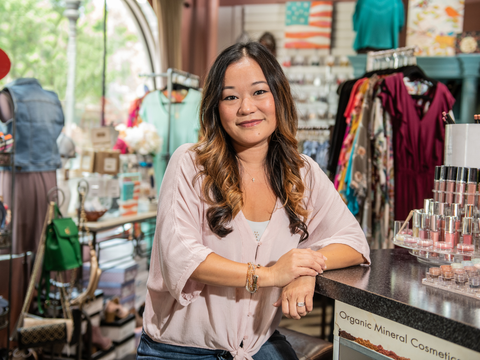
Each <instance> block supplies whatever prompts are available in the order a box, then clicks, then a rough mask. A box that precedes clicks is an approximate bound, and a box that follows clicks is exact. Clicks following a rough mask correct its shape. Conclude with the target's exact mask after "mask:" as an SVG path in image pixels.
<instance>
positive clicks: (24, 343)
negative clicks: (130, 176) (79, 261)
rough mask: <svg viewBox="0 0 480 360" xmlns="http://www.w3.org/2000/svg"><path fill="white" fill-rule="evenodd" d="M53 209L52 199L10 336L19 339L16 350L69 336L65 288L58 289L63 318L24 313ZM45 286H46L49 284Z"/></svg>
mask: <svg viewBox="0 0 480 360" xmlns="http://www.w3.org/2000/svg"><path fill="white" fill-rule="evenodd" d="M57 209H58V207H57ZM54 211H55V204H54V203H53V202H52V203H50V204H49V206H48V209H47V215H46V217H45V221H44V223H43V230H42V235H41V238H40V241H39V243H38V250H37V256H36V258H35V263H34V265H33V271H32V275H31V277H30V282H29V284H28V289H27V295H26V296H25V300H24V302H23V306H22V311H21V313H20V316H19V319H18V322H17V326H16V327H15V331H14V333H13V337H14V338H16V340H17V342H18V348H19V349H27V348H36V347H42V346H45V345H50V344H54V343H66V342H70V340H71V338H72V333H73V320H72V313H71V310H70V307H69V304H68V302H67V301H66V296H65V288H61V291H60V299H61V304H62V309H63V313H64V318H62V319H50V318H42V317H38V316H34V315H30V314H28V313H27V311H28V309H29V307H30V303H31V300H32V297H33V290H34V288H35V281H36V279H37V278H38V275H39V273H40V271H41V270H42V261H43V260H44V254H45V247H46V244H45V243H46V241H45V239H46V229H47V227H48V226H50V225H51V224H49V222H50V220H51V219H52V218H53V213H54ZM77 234H78V231H77ZM77 241H78V238H77ZM47 287H48V288H49V286H47ZM39 292H40V290H39Z"/></svg>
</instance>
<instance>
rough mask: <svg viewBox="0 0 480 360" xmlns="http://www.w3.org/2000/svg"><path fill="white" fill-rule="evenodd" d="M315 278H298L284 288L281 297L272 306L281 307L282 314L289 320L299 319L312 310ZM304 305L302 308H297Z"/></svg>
mask: <svg viewBox="0 0 480 360" xmlns="http://www.w3.org/2000/svg"><path fill="white" fill-rule="evenodd" d="M315 279H316V277H315V276H300V277H299V278H297V279H295V280H293V281H292V282H291V283H290V284H288V285H287V286H285V287H284V288H283V290H282V295H281V296H280V298H279V299H278V300H277V301H276V302H275V303H274V304H273V306H275V307H279V306H282V311H283V314H284V315H285V316H286V317H287V318H289V319H297V320H299V319H301V318H302V316H305V315H307V314H308V313H309V312H310V311H312V310H313V293H314V290H315ZM298 303H304V304H305V305H304V306H298V305H297V304H298Z"/></svg>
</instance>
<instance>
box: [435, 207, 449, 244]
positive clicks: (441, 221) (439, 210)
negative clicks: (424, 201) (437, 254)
mask: <svg viewBox="0 0 480 360" xmlns="http://www.w3.org/2000/svg"><path fill="white" fill-rule="evenodd" d="M446 205H447V204H446V203H441V202H436V203H435V207H434V209H435V211H434V214H435V215H438V225H437V227H438V231H439V235H438V236H439V240H438V241H445V237H444V232H445V215H446V213H445V206H446Z"/></svg>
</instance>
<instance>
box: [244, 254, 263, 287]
mask: <svg viewBox="0 0 480 360" xmlns="http://www.w3.org/2000/svg"><path fill="white" fill-rule="evenodd" d="M259 267H260V265H259V264H257V265H255V264H254V263H251V262H249V263H248V270H247V283H246V285H245V289H247V291H248V292H249V293H250V294H255V293H256V292H257V290H258V275H255V270H256V269H258V268H259Z"/></svg>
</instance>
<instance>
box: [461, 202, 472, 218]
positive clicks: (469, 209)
mask: <svg viewBox="0 0 480 360" xmlns="http://www.w3.org/2000/svg"><path fill="white" fill-rule="evenodd" d="M464 209H465V210H464V211H463V216H465V217H470V218H473V217H474V214H473V211H474V210H475V208H474V206H473V205H470V204H465V208H464Z"/></svg>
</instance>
